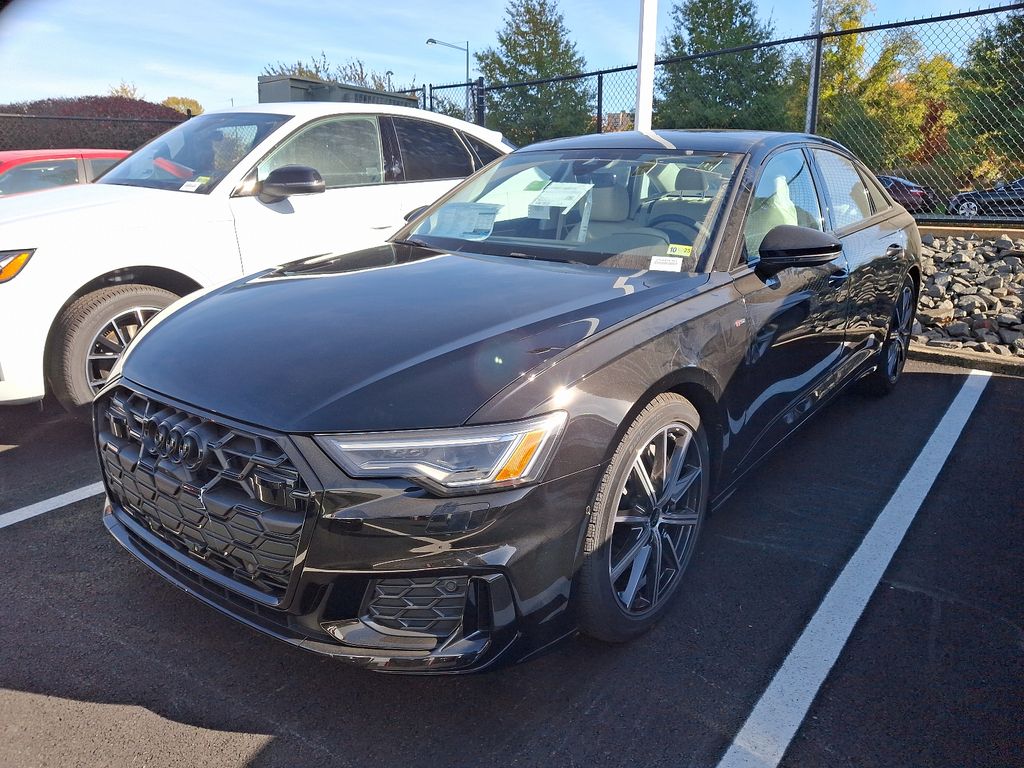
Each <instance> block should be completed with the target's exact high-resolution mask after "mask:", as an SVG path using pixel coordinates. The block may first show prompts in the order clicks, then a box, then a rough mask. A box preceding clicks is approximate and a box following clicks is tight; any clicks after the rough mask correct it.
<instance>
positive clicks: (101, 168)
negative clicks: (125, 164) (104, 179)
mask: <svg viewBox="0 0 1024 768" xmlns="http://www.w3.org/2000/svg"><path fill="white" fill-rule="evenodd" d="M85 162H87V163H88V164H89V170H91V171H92V177H93V178H94V179H98V178H99V177H100V176H102V175H103V174H104V173H106V172H107V171H109V170H110V169H111V168H113V167H114V166H115V165H117V164H118V163H119V162H121V158H119V157H91V158H89V159H88V160H86V161H85Z"/></svg>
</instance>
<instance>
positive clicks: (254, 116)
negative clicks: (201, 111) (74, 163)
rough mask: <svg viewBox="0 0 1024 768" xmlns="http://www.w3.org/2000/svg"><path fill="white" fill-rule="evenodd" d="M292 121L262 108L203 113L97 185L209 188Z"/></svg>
mask: <svg viewBox="0 0 1024 768" xmlns="http://www.w3.org/2000/svg"><path fill="white" fill-rule="evenodd" d="M289 119H290V118H289V117H288V116H287V115H268V114H264V113H261V112H254V113H245V112H227V113H220V114H217V113H214V114H209V115H199V116H198V117H193V118H192V119H191V120H186V121H185V122H184V123H182V124H181V125H179V126H177V127H175V128H172V129H171V130H169V131H168V132H167V133H164V134H162V135H160V136H157V137H156V138H155V139H153V140H152V141H151V142H149V143H148V144H146V145H145V146H143V147H142V148H141V149H139V150H137V151H136V152H134V153H133V154H131V155H129V156H128V157H127V158H125V159H124V160H123V161H122V162H121V163H120V165H117V166H116V167H114V168H112V169H111V170H110V171H109V172H107V173H106V174H104V175H103V177H102V178H101V179H99V180H98V181H97V182H96V183H97V184H122V185H126V186H131V187H152V188H155V189H173V190H179V191H182V192H200V193H203V192H209V191H210V190H211V189H213V188H214V187H215V186H216V185H217V182H219V181H220V180H221V179H223V178H224V177H225V176H226V175H227V174H228V173H229V172H230V171H231V169H232V168H234V167H235V165H237V164H238V161H239V160H241V159H242V158H243V157H245V156H246V155H247V154H249V152H250V151H251V150H252V148H253V147H255V146H256V145H257V144H259V143H260V142H261V141H263V139H265V138H266V137H267V136H269V135H270V134H271V133H272V132H273V131H275V130H277V128H279V127H280V126H281V125H283V124H284V123H285V122H286V121H287V120H289Z"/></svg>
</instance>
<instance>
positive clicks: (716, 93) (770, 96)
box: [655, 0, 788, 129]
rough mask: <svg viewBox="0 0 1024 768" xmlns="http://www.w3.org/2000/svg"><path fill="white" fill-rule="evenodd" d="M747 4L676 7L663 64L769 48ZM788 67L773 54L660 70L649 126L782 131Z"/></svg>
mask: <svg viewBox="0 0 1024 768" xmlns="http://www.w3.org/2000/svg"><path fill="white" fill-rule="evenodd" d="M773 33H774V29H773V27H772V25H771V24H770V23H764V22H761V21H759V20H758V18H757V12H756V9H755V7H754V3H753V0H720V1H719V2H715V3H708V2H704V0H682V2H678V3H676V4H675V5H673V6H672V28H671V31H670V32H669V36H668V38H667V39H666V41H665V43H664V45H663V46H662V56H663V57H664V58H673V57H678V56H689V55H692V54H697V53H704V52H708V51H716V50H720V49H723V48H735V47H739V46H743V45H753V44H756V43H764V42H768V41H770V40H771V39H772V35H773ZM786 68H787V63H786V61H785V59H784V57H783V56H782V54H781V53H780V52H779V50H778V49H777V48H758V49H754V50H750V51H742V52H740V53H730V54H722V55H719V56H710V57H707V58H702V59H692V60H688V61H681V62H677V63H673V64H666V65H664V66H662V67H661V68H660V72H659V75H658V79H657V86H658V101H657V105H656V109H655V121H656V124H657V125H659V126H664V127H671V128H775V129H778V128H785V127H788V122H787V120H786V110H785V99H784V97H783V83H784V81H785V75H786Z"/></svg>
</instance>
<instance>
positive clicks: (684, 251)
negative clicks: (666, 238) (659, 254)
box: [668, 243, 693, 258]
mask: <svg viewBox="0 0 1024 768" xmlns="http://www.w3.org/2000/svg"><path fill="white" fill-rule="evenodd" d="M692 253H693V246H692V245H677V244H676V243H670V244H669V246H668V255H669V256H679V257H680V258H686V257H687V256H689V255H691V254H692Z"/></svg>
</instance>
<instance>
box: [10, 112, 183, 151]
mask: <svg viewBox="0 0 1024 768" xmlns="http://www.w3.org/2000/svg"><path fill="white" fill-rule="evenodd" d="M185 119H187V118H186V116H185V115H182V116H181V120H151V119H142V118H129V117H76V116H66V115H61V116H44V115H20V114H9V113H0V150H6V149H71V148H78V147H86V148H90V149H129V150H134V149H136V148H138V147H140V146H141V145H143V144H145V143H146V142H147V141H149V140H150V139H152V138H153V137H154V136H158V135H160V134H161V133H163V132H164V131H166V130H169V129H170V128H173V127H174V126H175V125H178V123H180V122H182V121H184V120H185Z"/></svg>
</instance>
